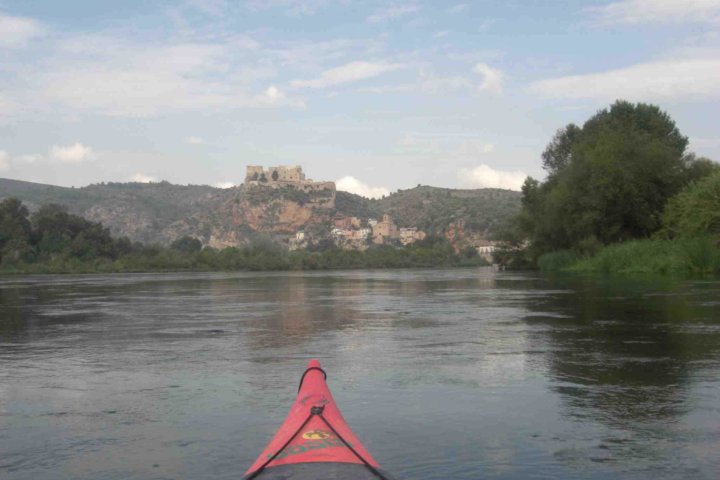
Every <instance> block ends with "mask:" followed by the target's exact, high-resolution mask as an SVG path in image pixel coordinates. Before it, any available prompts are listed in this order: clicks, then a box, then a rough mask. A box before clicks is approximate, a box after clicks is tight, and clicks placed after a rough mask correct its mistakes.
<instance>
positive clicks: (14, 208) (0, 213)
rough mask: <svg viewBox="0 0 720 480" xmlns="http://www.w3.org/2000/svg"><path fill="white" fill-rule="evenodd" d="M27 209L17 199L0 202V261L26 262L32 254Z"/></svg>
mask: <svg viewBox="0 0 720 480" xmlns="http://www.w3.org/2000/svg"><path fill="white" fill-rule="evenodd" d="M31 233H32V228H31V225H30V221H29V220H28V209H27V208H26V207H25V206H24V205H23V204H22V202H21V201H20V200H18V199H17V198H6V199H5V200H3V201H2V202H0V260H1V261H3V262H7V261H17V260H26V259H28V258H29V257H31V256H32V254H33V248H32V245H31Z"/></svg>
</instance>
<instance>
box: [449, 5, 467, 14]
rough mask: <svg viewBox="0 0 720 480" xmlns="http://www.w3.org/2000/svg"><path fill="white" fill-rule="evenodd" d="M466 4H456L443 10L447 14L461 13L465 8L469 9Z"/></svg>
mask: <svg viewBox="0 0 720 480" xmlns="http://www.w3.org/2000/svg"><path fill="white" fill-rule="evenodd" d="M469 6H470V5H468V4H467V3H458V4H456V5H453V6H452V7H450V8H448V9H447V10H445V11H446V12H447V13H462V12H464V11H465V10H467V7H469Z"/></svg>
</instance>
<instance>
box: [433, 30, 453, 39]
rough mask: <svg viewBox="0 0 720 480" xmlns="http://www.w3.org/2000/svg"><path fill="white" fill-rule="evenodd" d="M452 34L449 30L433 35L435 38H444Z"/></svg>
mask: <svg viewBox="0 0 720 480" xmlns="http://www.w3.org/2000/svg"><path fill="white" fill-rule="evenodd" d="M449 33H450V32H449V31H447V30H440V31H438V32H435V33H433V38H444V37H447V36H448V34H449Z"/></svg>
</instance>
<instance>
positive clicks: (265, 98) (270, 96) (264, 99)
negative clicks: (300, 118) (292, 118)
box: [257, 85, 305, 108]
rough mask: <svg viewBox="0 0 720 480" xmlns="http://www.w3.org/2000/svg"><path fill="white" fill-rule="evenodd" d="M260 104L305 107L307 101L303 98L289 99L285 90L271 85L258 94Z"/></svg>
mask: <svg viewBox="0 0 720 480" xmlns="http://www.w3.org/2000/svg"><path fill="white" fill-rule="evenodd" d="M257 103H258V106H261V105H266V106H274V105H291V106H293V107H298V108H304V107H305V102H304V101H303V100H301V99H293V100H290V99H288V97H287V95H285V92H283V91H282V90H280V89H279V88H277V87H276V86H275V85H270V86H269V87H267V88H266V89H265V91H264V92H263V93H262V94H260V95H258V96H257Z"/></svg>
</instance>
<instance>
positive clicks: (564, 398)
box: [0, 269, 720, 480]
mask: <svg viewBox="0 0 720 480" xmlns="http://www.w3.org/2000/svg"><path fill="white" fill-rule="evenodd" d="M312 357H316V358H319V359H320V360H321V361H322V363H323V366H324V367H325V369H326V370H327V372H328V380H329V385H330V387H331V389H332V390H333V393H334V395H335V398H336V400H337V401H338V404H339V406H340V408H341V409H342V410H343V412H344V414H345V417H346V419H347V420H348V422H349V423H350V426H351V427H352V428H353V429H354V430H355V433H357V435H358V436H359V437H360V438H361V439H362V440H363V442H364V443H365V445H366V446H367V448H368V449H369V450H370V451H371V452H372V453H373V454H374V456H375V457H376V458H377V459H378V461H379V462H380V463H381V464H382V465H383V466H384V467H385V469H386V470H388V471H390V472H392V473H394V474H395V476H396V477H397V478H398V479H401V480H404V479H408V480H409V479H418V480H420V479H424V480H440V479H457V480H464V479H480V478H493V479H520V478H564V479H569V478H582V479H615V478H630V479H635V478H638V479H639V478H643V479H653V480H661V479H680V478H688V479H694V478H698V479H702V478H707V479H711V478H712V479H717V478H719V476H720V281H717V280H714V281H713V280H705V281H704V280H672V279H617V278H614V279H607V278H605V279H603V278H597V277H595V278H593V277H543V276H540V275H536V274H516V273H493V272H492V271H491V270H489V269H456V270H401V271H353V272H330V273H328V272H320V273H302V272H298V273H237V274H156V275H97V276H95V275H93V276H36V277H2V278H0V478H2V479H4V480H17V479H33V480H44V479H183V480H190V479H193V480H199V479H238V478H240V477H241V474H242V472H244V471H245V469H246V468H247V467H248V466H249V464H250V463H251V462H252V461H253V460H254V459H255V457H256V456H257V455H258V454H259V452H260V451H261V449H262V448H263V447H264V445H265V444H266V442H267V441H268V440H269V439H270V437H271V436H272V435H273V434H274V432H275V430H276V428H277V427H278V426H279V424H280V422H281V421H282V419H283V418H284V417H285V414H286V413H287V410H288V408H289V407H290V404H291V402H292V400H293V398H294V394H295V390H296V388H297V383H298V379H299V376H300V374H301V373H302V372H303V368H304V366H305V364H306V362H307V360H308V359H309V358H312Z"/></svg>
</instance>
